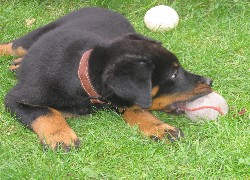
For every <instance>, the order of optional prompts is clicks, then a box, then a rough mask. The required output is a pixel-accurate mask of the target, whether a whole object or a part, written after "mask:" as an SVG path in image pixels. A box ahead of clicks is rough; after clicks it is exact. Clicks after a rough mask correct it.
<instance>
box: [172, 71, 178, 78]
mask: <svg viewBox="0 0 250 180" xmlns="http://www.w3.org/2000/svg"><path fill="white" fill-rule="evenodd" d="M177 75H178V69H176V70H175V71H174V74H173V75H172V76H171V78H172V79H175V78H176V77H177Z"/></svg>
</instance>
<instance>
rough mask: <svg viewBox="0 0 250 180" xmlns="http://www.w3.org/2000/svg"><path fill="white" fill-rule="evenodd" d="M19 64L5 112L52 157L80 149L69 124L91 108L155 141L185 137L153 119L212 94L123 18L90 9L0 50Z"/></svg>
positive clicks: (208, 86) (206, 83) (202, 79)
mask: <svg viewBox="0 0 250 180" xmlns="http://www.w3.org/2000/svg"><path fill="white" fill-rule="evenodd" d="M0 55H13V56H16V57H19V58H18V59H16V60H14V62H13V65H11V66H10V69H11V70H15V72H16V74H17V78H18V82H17V84H16V85H15V86H14V87H13V88H12V89H11V90H10V91H9V92H8V93H7V95H6V97H5V106H6V109H7V111H9V112H10V113H11V114H12V115H13V116H15V117H16V118H17V119H18V120H19V121H20V122H21V123H22V124H24V125H25V126H26V127H28V128H29V129H31V130H32V131H34V132H35V133H36V134H37V136H38V138H39V139H40V141H41V143H42V144H43V145H45V146H49V147H51V148H52V149H57V148H58V145H59V144H60V146H62V147H63V148H64V149H65V150H69V149H70V148H72V147H79V145H80V141H79V139H78V137H77V135H76V133H75V132H74V131H73V130H72V129H71V128H70V127H69V125H68V124H67V122H66V120H65V118H66V117H67V116H68V115H71V116H75V115H86V114H89V113H92V112H93V111H92V109H93V106H94V107H97V108H102V107H109V108H112V109H116V110H117V111H118V112H120V114H121V116H122V118H123V119H124V120H125V122H126V123H127V124H129V125H130V126H138V129H139V130H140V131H141V133H142V134H143V135H144V136H146V137H149V138H152V139H154V140H157V141H158V140H168V139H169V140H170V141H175V140H178V139H180V138H181V137H183V136H184V134H183V132H182V131H181V129H180V128H176V127H174V126H171V125H169V124H167V123H165V122H163V121H161V120H160V119H158V118H157V117H155V116H154V115H153V114H151V112H150V111H165V112H169V113H174V112H182V110H181V104H182V103H184V102H187V101H191V100H194V99H196V98H199V97H201V96H204V95H206V94H209V93H210V92H211V91H212V88H211V86H212V80H211V79H209V78H206V77H202V76H200V75H196V74H193V73H190V72H188V71H186V70H185V69H184V68H183V67H182V66H181V64H180V62H179V60H178V59H177V57H176V56H175V55H174V54H173V53H172V52H170V51H168V50H167V49H166V48H164V47H163V46H162V44H161V42H160V41H157V40H154V39H151V38H149V37H146V36H144V35H141V34H138V33H137V32H136V31H135V30H134V28H133V26H132V25H131V23H130V22H129V21H128V20H127V19H126V18H125V17H123V16H122V15H121V14H119V13H116V12H113V11H111V10H108V9H105V8H99V7H87V8H82V9H79V10H77V11H74V12H72V13H70V14H68V15H65V16H63V17H61V18H59V19H57V20H55V21H53V22H51V23H49V24H47V25H44V26H42V27H40V28H38V29H35V30H33V31H32V32H30V33H28V34H26V35H24V36H23V37H20V38H18V39H15V40H13V41H11V42H9V43H3V44H1V45H0Z"/></svg>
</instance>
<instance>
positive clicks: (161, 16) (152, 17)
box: [144, 5, 179, 32]
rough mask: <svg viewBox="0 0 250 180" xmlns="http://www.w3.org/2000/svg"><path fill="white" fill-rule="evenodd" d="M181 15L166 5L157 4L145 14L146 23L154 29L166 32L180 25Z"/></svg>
mask: <svg viewBox="0 0 250 180" xmlns="http://www.w3.org/2000/svg"><path fill="white" fill-rule="evenodd" d="M178 22H179V16H178V14H177V12H176V11H175V10H174V9H173V8H171V7H169V6H165V5H159V6H155V7H153V8H151V9H149V10H148V11H147V12H146V14H145V16H144V23H145V25H146V26H147V27H148V28H149V29H150V30H152V31H154V32H156V31H159V32H164V31H169V30H171V29H173V28H175V27H176V26H177V25H178Z"/></svg>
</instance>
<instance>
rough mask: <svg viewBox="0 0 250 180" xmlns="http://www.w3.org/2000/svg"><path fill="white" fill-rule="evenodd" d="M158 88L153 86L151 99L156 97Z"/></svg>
mask: <svg viewBox="0 0 250 180" xmlns="http://www.w3.org/2000/svg"><path fill="white" fill-rule="evenodd" d="M159 88H160V87H159V86H155V87H153V88H152V91H151V97H155V96H156V94H157V93H158V91H159Z"/></svg>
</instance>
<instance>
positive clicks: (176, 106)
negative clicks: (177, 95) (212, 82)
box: [163, 92, 210, 115]
mask: <svg viewBox="0 0 250 180" xmlns="http://www.w3.org/2000/svg"><path fill="white" fill-rule="evenodd" d="M209 93H210V92H207V93H203V94H200V95H197V96H194V97H192V98H190V99H188V100H184V101H179V102H173V103H172V104H170V105H168V106H167V107H166V108H165V109H164V110H163V111H164V112H167V113H170V114H176V115H179V114H184V113H185V112H186V110H187V107H186V103H188V102H191V101H194V100H196V99H198V98H200V97H202V96H205V95H207V94H209Z"/></svg>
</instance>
